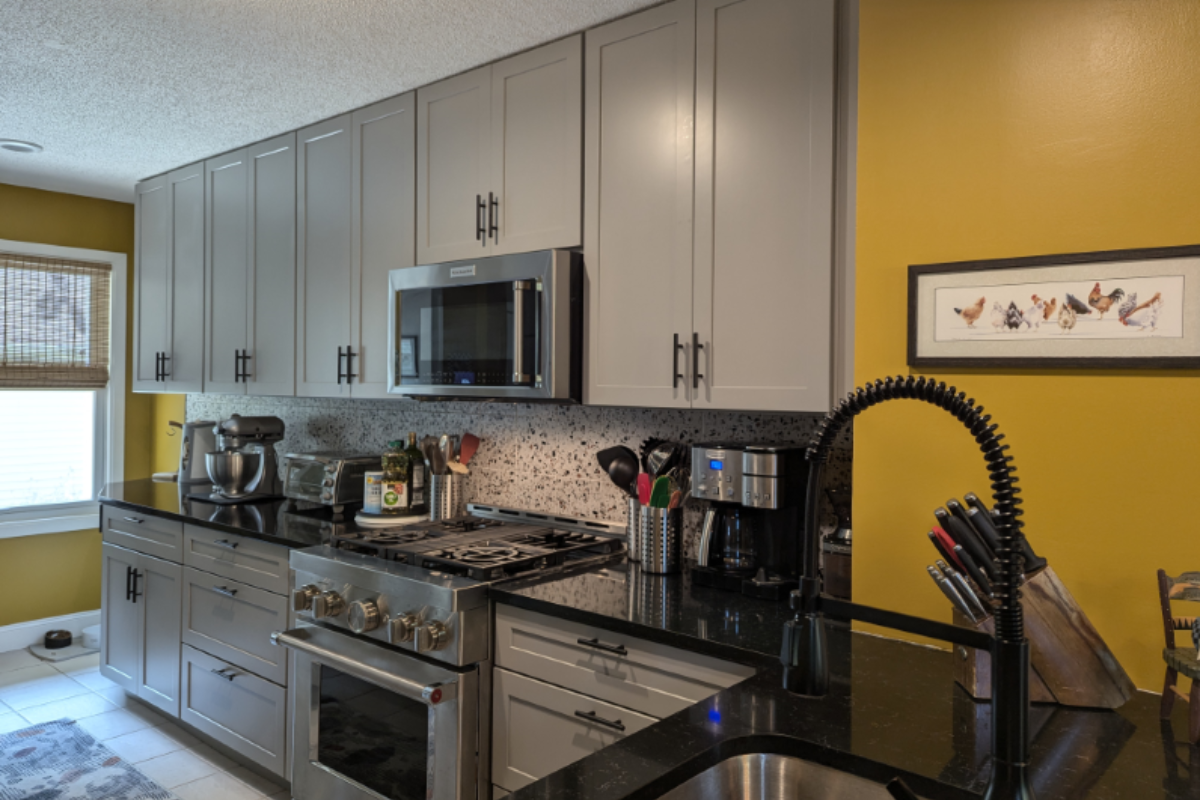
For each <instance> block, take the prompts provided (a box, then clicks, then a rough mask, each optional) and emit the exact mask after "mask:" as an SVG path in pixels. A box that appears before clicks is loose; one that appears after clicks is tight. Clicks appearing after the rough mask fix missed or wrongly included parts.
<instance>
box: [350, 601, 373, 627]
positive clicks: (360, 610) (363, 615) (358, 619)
mask: <svg viewBox="0 0 1200 800" xmlns="http://www.w3.org/2000/svg"><path fill="white" fill-rule="evenodd" d="M346 622H347V623H348V624H349V625H350V630H352V631H354V632H355V633H366V632H367V631H373V630H375V629H376V628H378V627H379V622H380V615H379V606H377V605H375V601H374V600H355V601H354V602H353V603H351V604H350V611H348V612H347V613H346Z"/></svg>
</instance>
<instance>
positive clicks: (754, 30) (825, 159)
mask: <svg viewBox="0 0 1200 800" xmlns="http://www.w3.org/2000/svg"><path fill="white" fill-rule="evenodd" d="M835 12H836V9H835V0H806V1H805V2H802V3H800V2H795V0H698V2H697V19H696V204H695V209H696V219H695V262H694V263H695V268H694V287H693V309H694V316H695V322H694V325H695V331H696V332H697V334H698V343H699V344H700V345H701V349H700V351H699V353H698V354H697V355H698V357H697V358H696V359H695V360H694V361H693V362H692V363H693V364H695V366H696V369H697V372H698V373H699V375H700V376H703V377H698V378H697V379H696V380H694V381H693V383H694V384H698V387H699V388H698V391H696V392H695V393H694V396H693V398H692V405H693V407H695V408H714V409H717V408H721V409H749V410H770V411H814V412H823V411H826V410H828V408H829V403H830V398H831V380H832V363H831V359H832V346H833V342H832V333H831V331H832V308H833V304H832V297H833V294H832V293H833V285H832V281H833V234H832V231H833V163H834V159H833V146H834V108H835V98H834V67H835V62H834V58H835V53H834V45H835V42H836V19H835V17H836V14H835ZM689 346H690V342H689Z"/></svg>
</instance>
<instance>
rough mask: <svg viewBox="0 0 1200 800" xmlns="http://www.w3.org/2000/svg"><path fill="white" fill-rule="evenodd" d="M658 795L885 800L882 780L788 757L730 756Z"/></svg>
mask: <svg viewBox="0 0 1200 800" xmlns="http://www.w3.org/2000/svg"><path fill="white" fill-rule="evenodd" d="M659 800H891V795H890V794H888V791H887V789H885V788H883V786H882V785H880V784H878V783H875V782H874V781H869V780H867V779H866V778H859V777H857V776H854V775H851V774H849V773H846V772H841V771H839V770H836V769H832V768H830V767H824V766H821V765H820V764H814V763H812V762H811V761H805V760H803V759H800V758H796V757H794V756H780V755H775V754H773V753H752V754H750V755H745V756H734V757H733V758H727V759H725V760H724V761H722V762H720V763H718V764H716V765H714V766H711V767H709V768H708V769H706V770H705V771H704V772H701V773H700V774H699V775H696V776H694V777H692V778H689V779H688V780H687V781H685V782H684V783H681V784H679V785H678V786H676V787H675V788H674V789H672V790H671V791H669V792H667V793H666V794H664V795H662V796H661V797H660V798H659Z"/></svg>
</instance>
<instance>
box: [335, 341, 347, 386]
mask: <svg viewBox="0 0 1200 800" xmlns="http://www.w3.org/2000/svg"><path fill="white" fill-rule="evenodd" d="M345 356H346V354H345V353H343V352H342V348H341V347H338V379H337V382H338V386H341V385H342V359H343V358H345Z"/></svg>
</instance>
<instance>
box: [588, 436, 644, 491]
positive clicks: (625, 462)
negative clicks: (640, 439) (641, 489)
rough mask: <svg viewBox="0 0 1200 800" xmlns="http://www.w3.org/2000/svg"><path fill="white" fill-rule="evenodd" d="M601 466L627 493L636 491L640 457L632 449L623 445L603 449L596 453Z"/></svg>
mask: <svg viewBox="0 0 1200 800" xmlns="http://www.w3.org/2000/svg"><path fill="white" fill-rule="evenodd" d="M596 460H597V461H599V462H600V468H601V469H603V470H604V471H605V472H607V473H608V477H609V478H611V479H612V482H613V483H615V484H616V485H617V486H618V487H620V489H621V491H623V492H625V493H626V494H631V493H633V492H635V491H636V490H635V483H636V481H637V477H638V459H637V456H636V455H635V454H634V452H633V451H632V450H630V449H629V448H628V447H625V446H623V445H618V446H616V447H610V448H608V449H606V450H601V451H600V452H599V453H597V454H596Z"/></svg>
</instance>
